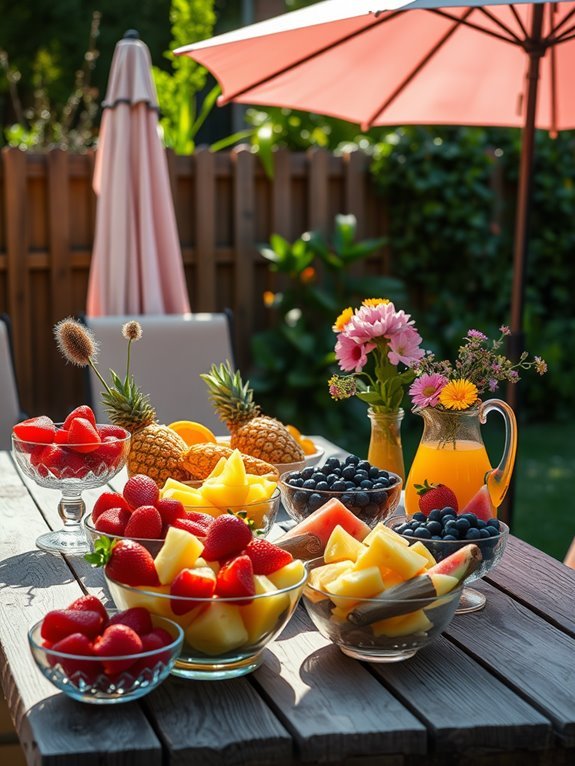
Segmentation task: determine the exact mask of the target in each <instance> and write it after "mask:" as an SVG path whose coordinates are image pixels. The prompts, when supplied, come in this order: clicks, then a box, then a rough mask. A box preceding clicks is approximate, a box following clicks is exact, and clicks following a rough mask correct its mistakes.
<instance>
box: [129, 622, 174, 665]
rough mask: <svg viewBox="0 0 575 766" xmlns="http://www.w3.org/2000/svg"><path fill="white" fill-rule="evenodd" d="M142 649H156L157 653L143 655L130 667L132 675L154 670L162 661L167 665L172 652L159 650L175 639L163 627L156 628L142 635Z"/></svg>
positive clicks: (144, 650)
mask: <svg viewBox="0 0 575 766" xmlns="http://www.w3.org/2000/svg"><path fill="white" fill-rule="evenodd" d="M141 638H142V651H143V652H152V651H156V654H153V655H151V656H150V657H141V658H140V659H139V660H136V662H135V663H134V664H133V665H132V667H131V668H130V675H132V676H134V677H136V676H138V675H140V673H141V672H142V671H143V670H146V669H147V670H153V669H154V668H155V667H156V665H157V664H158V662H162V663H163V664H164V665H167V664H168V662H169V660H170V652H159V653H158V652H157V650H158V649H161V648H162V647H163V646H169V645H170V644H172V643H173V641H174V639H173V638H172V637H171V636H170V634H169V633H168V631H167V630H164V629H163V628H156V629H155V630H152V631H150V632H149V633H146V635H145V636H142V637H141Z"/></svg>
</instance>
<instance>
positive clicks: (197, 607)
mask: <svg viewBox="0 0 575 766" xmlns="http://www.w3.org/2000/svg"><path fill="white" fill-rule="evenodd" d="M89 560H90V561H91V562H92V563H93V564H96V565H104V567H105V569H104V572H105V576H106V582H107V585H108V588H109V591H110V594H111V596H112V598H113V600H114V602H115V603H116V605H117V606H118V607H119V608H121V609H130V608H134V607H145V608H146V609H148V610H149V611H150V612H151V613H152V614H154V615H158V616H161V617H166V618H167V619H170V620H173V621H174V622H176V623H178V624H179V625H180V627H181V628H182V630H183V631H184V644H183V647H182V650H181V652H180V653H179V655H178V658H177V660H176V663H175V665H174V668H173V669H172V674H174V675H177V676H180V677H184V678H195V679H211V680H217V679H225V678H233V677H236V676H240V675H244V674H246V673H250V672H251V671H252V670H254V669H255V668H257V667H258V666H259V665H260V663H261V661H262V650H263V649H264V647H265V646H266V645H267V644H268V643H269V642H270V641H272V640H273V639H274V638H275V637H276V636H277V635H278V634H279V633H280V632H281V630H282V629H283V628H284V626H285V625H286V623H287V622H288V620H289V619H290V617H291V615H292V614H293V611H294V609H295V608H296V606H297V604H298V601H299V599H300V596H301V593H302V590H303V586H304V584H305V582H306V579H307V571H306V569H305V567H304V564H303V563H302V561H301V560H299V559H294V558H293V556H292V555H291V553H289V552H288V551H286V550H284V549H282V548H280V547H278V546H276V545H274V544H273V543H271V542H269V541H268V540H265V539H262V538H258V537H256V536H254V535H253V533H252V531H251V530H250V528H249V526H248V525H247V524H246V523H245V521H244V520H242V519H241V518H238V517H237V516H234V515H232V514H224V515H222V516H219V517H217V518H216V519H214V521H213V522H212V524H211V526H210V528H209V530H208V532H207V534H206V535H205V537H203V538H201V537H198V536H196V535H194V534H192V533H191V532H189V531H187V530H184V529H179V528H177V527H170V528H169V529H168V532H167V534H166V538H165V541H164V544H163V546H162V548H161V549H160V551H159V552H158V553H157V555H156V556H155V557H154V556H152V555H151V554H150V553H149V551H148V550H146V548H144V547H143V546H141V545H140V544H139V543H137V542H135V541H133V540H121V541H118V542H116V543H114V544H112V543H111V541H110V540H109V539H107V538H105V537H104V538H100V539H99V540H98V541H96V543H95V550H94V553H93V554H91V556H90V558H89Z"/></svg>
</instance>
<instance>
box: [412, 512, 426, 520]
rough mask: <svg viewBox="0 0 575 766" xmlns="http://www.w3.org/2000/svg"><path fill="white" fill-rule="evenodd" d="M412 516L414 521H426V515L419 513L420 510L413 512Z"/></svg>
mask: <svg viewBox="0 0 575 766" xmlns="http://www.w3.org/2000/svg"><path fill="white" fill-rule="evenodd" d="M413 518H414V520H415V521H427V516H426V515H425V514H424V513H421V511H417V513H414V514H413Z"/></svg>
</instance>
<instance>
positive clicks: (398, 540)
mask: <svg viewBox="0 0 575 766" xmlns="http://www.w3.org/2000/svg"><path fill="white" fill-rule="evenodd" d="M379 532H385V534H386V535H389V536H390V537H391V538H392V540H395V542H396V543H401V544H402V545H409V541H408V540H406V539H405V537H402V536H401V535H398V534H397V532H394V531H393V529H392V528H391V527H388V526H386V525H385V524H384V523H383V521H378V523H377V524H376V525H375V527H374V528H373V529H372V530H371V532H370V533H369V534H368V535H367V537H365V538H364V540H363V544H364V545H371V541H372V540H373V538H374V537H376V536H377V534H378V533H379Z"/></svg>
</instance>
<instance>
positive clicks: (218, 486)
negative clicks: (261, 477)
mask: <svg viewBox="0 0 575 766" xmlns="http://www.w3.org/2000/svg"><path fill="white" fill-rule="evenodd" d="M199 492H200V494H201V496H202V498H203V499H204V501H205V502H204V505H213V506H214V507H215V508H219V509H220V510H223V509H224V508H232V507H237V506H239V505H243V504H244V503H245V500H246V497H247V496H248V485H247V484H238V485H235V484H226V483H225V481H224V476H223V474H222V475H221V476H219V477H218V479H217V480H216V479H206V480H205V482H204V483H203V484H202V486H201V487H200V489H199Z"/></svg>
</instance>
